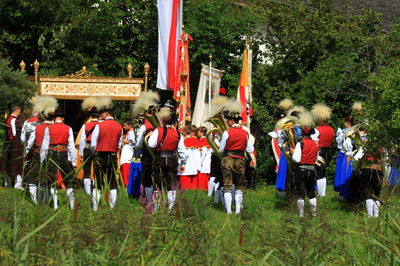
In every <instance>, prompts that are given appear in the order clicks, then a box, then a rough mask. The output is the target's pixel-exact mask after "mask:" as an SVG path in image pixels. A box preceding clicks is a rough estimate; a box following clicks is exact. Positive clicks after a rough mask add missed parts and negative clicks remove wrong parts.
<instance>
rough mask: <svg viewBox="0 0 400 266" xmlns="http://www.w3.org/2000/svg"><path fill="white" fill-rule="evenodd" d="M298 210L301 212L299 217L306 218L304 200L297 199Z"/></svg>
mask: <svg viewBox="0 0 400 266" xmlns="http://www.w3.org/2000/svg"><path fill="white" fill-rule="evenodd" d="M297 209H298V210H299V217H300V218H303V217H304V199H297Z"/></svg>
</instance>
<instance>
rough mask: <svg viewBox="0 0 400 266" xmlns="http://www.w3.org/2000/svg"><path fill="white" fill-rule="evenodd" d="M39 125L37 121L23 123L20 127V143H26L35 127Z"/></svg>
mask: <svg viewBox="0 0 400 266" xmlns="http://www.w3.org/2000/svg"><path fill="white" fill-rule="evenodd" d="M37 125H39V122H38V121H34V122H28V120H26V121H25V122H24V124H23V125H22V129H21V141H22V143H24V142H26V141H27V140H28V139H29V137H30V135H31V134H32V132H34V131H35V128H36V126H37Z"/></svg>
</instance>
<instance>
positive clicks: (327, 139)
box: [317, 125, 335, 148]
mask: <svg viewBox="0 0 400 266" xmlns="http://www.w3.org/2000/svg"><path fill="white" fill-rule="evenodd" d="M317 130H318V131H319V137H318V138H319V141H318V146H319V147H325V148H330V147H332V142H333V139H334V138H335V130H334V129H333V128H332V127H331V126H329V125H322V126H319V127H317Z"/></svg>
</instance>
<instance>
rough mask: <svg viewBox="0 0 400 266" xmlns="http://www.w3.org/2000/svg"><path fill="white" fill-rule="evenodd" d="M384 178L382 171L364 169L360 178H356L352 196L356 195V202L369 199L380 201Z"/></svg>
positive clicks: (359, 175)
mask: <svg viewBox="0 0 400 266" xmlns="http://www.w3.org/2000/svg"><path fill="white" fill-rule="evenodd" d="M382 177H383V173H382V171H379V170H376V169H371V168H362V169H361V172H360V173H359V174H358V176H356V175H355V176H354V178H355V179H356V180H357V181H356V182H353V191H352V192H353V193H352V194H354V195H353V198H355V199H354V201H355V202H363V201H365V200H367V199H373V200H377V199H379V197H380V196H381V189H382ZM357 196H358V198H357Z"/></svg>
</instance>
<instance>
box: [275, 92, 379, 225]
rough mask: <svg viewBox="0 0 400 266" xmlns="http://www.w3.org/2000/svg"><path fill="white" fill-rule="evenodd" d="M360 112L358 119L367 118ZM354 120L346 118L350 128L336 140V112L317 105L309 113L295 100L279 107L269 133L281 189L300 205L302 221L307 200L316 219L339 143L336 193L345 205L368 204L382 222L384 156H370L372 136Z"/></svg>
mask: <svg viewBox="0 0 400 266" xmlns="http://www.w3.org/2000/svg"><path fill="white" fill-rule="evenodd" d="M361 108H362V106H361V104H360V103H356V104H355V105H353V112H355V114H354V115H357V116H359V117H362V111H361V110H362V109H361ZM354 115H353V114H349V115H346V116H345V117H344V125H345V128H344V129H341V128H338V130H337V131H336V134H335V131H334V129H333V128H332V127H331V126H330V125H329V124H328V122H329V119H330V117H331V109H330V108H329V107H328V106H326V105H325V104H316V105H314V106H313V108H312V110H311V111H310V112H309V111H307V110H305V109H304V108H303V107H301V106H293V102H292V101H291V100H290V99H285V100H282V101H281V102H280V104H279V107H278V108H277V111H276V117H277V120H278V122H277V124H276V128H275V130H274V131H273V132H270V133H269V135H270V136H271V137H272V146H273V149H274V152H275V158H276V159H277V168H276V170H277V180H276V189H277V190H279V191H280V192H281V195H282V196H286V197H287V198H289V199H294V200H295V201H296V203H297V207H298V212H299V216H300V217H304V206H305V201H304V199H305V198H306V197H307V198H308V199H309V204H310V208H311V215H312V216H316V215H317V197H324V196H325V193H326V183H327V179H326V168H327V166H328V165H329V163H330V161H331V159H332V155H333V153H334V150H333V147H334V141H335V140H336V146H337V148H338V149H339V151H338V154H337V155H336V171H335V177H334V190H335V191H337V192H339V195H340V198H342V199H344V200H348V201H350V202H354V203H362V202H364V203H365V207H366V210H367V215H368V216H369V217H378V215H379V206H380V205H381V199H380V192H381V188H382V180H383V172H382V167H383V156H384V150H383V148H382V149H378V150H376V151H374V152H371V151H370V150H368V152H367V149H366V148H365V146H366V145H365V144H366V143H367V141H368V138H367V132H366V130H365V128H364V126H363V123H362V122H359V123H356V121H355V118H354ZM315 124H317V125H315Z"/></svg>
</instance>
